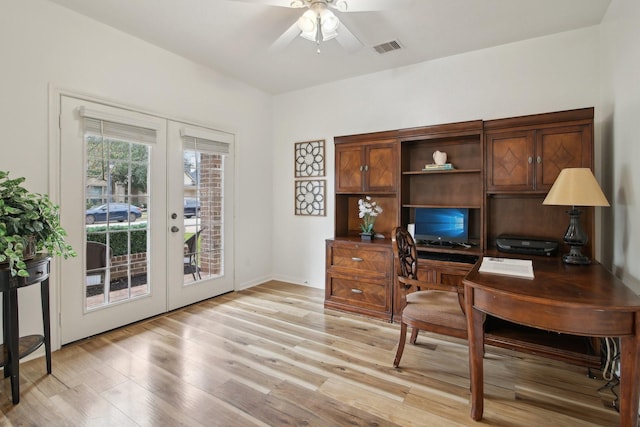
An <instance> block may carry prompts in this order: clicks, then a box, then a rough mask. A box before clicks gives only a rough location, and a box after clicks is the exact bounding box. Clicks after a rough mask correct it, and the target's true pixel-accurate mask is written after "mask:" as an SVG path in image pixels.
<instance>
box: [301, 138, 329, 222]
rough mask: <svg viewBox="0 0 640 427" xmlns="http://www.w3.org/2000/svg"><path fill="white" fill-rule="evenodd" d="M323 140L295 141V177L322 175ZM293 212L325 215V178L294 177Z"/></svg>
mask: <svg viewBox="0 0 640 427" xmlns="http://www.w3.org/2000/svg"><path fill="white" fill-rule="evenodd" d="M324 157H325V151H324V140H317V141H308V142H296V143H295V151H294V169H295V177H296V178H307V177H319V176H324V174H325V172H324ZM294 184H295V194H294V197H295V214H296V215H308V216H325V215H326V197H325V195H326V191H325V189H326V180H324V179H296V180H295V182H294Z"/></svg>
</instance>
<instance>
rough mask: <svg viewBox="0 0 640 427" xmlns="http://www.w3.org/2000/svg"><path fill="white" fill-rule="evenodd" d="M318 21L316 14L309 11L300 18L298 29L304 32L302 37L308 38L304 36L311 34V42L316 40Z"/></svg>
mask: <svg viewBox="0 0 640 427" xmlns="http://www.w3.org/2000/svg"><path fill="white" fill-rule="evenodd" d="M316 21H317V17H316V13H315V12H314V11H312V10H307V11H306V12H305V13H303V14H302V16H301V17H300V18H298V28H299V29H300V31H302V37H304V38H307V37H305V36H304V34H306V33H309V34H312V38H311V39H310V40H315V35H316Z"/></svg>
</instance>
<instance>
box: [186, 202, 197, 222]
mask: <svg viewBox="0 0 640 427" xmlns="http://www.w3.org/2000/svg"><path fill="white" fill-rule="evenodd" d="M184 216H185V217H187V218H191V217H193V216H200V201H199V200H197V199H184Z"/></svg>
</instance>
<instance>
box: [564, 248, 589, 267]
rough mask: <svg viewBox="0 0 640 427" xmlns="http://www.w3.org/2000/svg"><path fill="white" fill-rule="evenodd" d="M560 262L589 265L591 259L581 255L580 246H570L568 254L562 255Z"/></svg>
mask: <svg viewBox="0 0 640 427" xmlns="http://www.w3.org/2000/svg"><path fill="white" fill-rule="evenodd" d="M562 261H564V263H565V264H576V265H589V264H591V259H590V258H589V257H588V256H586V255H583V254H582V251H581V250H580V246H571V250H570V251H569V253H568V254H564V255H562Z"/></svg>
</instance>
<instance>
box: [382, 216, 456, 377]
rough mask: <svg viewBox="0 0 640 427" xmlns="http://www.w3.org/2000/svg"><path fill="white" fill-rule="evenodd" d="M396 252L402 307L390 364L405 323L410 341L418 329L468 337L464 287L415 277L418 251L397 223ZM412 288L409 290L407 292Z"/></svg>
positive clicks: (400, 347)
mask: <svg viewBox="0 0 640 427" xmlns="http://www.w3.org/2000/svg"><path fill="white" fill-rule="evenodd" d="M391 240H392V241H393V250H394V252H395V265H396V274H397V277H398V295H399V296H400V298H401V301H402V304H403V305H404V308H403V309H402V317H401V323H400V340H399V341H398V351H397V352H396V358H395V360H394V361H393V365H394V366H395V367H398V365H400V358H401V357H402V352H403V351H404V344H405V341H406V339H407V326H411V328H412V331H411V340H410V342H411V344H415V343H416V340H417V338H418V331H420V330H424V331H430V332H436V333H438V334H443V335H450V336H454V337H458V338H465V339H466V338H467V320H466V318H465V315H464V311H463V307H464V294H463V292H464V288H463V287H458V286H455V285H444V284H439V283H430V282H425V281H420V280H418V255H417V250H416V245H415V242H414V241H413V238H412V237H411V235H410V234H409V233H408V232H407V231H406V230H405V229H404V228H402V227H397V228H396V229H395V230H394V231H393V234H392V236H391ZM410 291H411V292H410Z"/></svg>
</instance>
